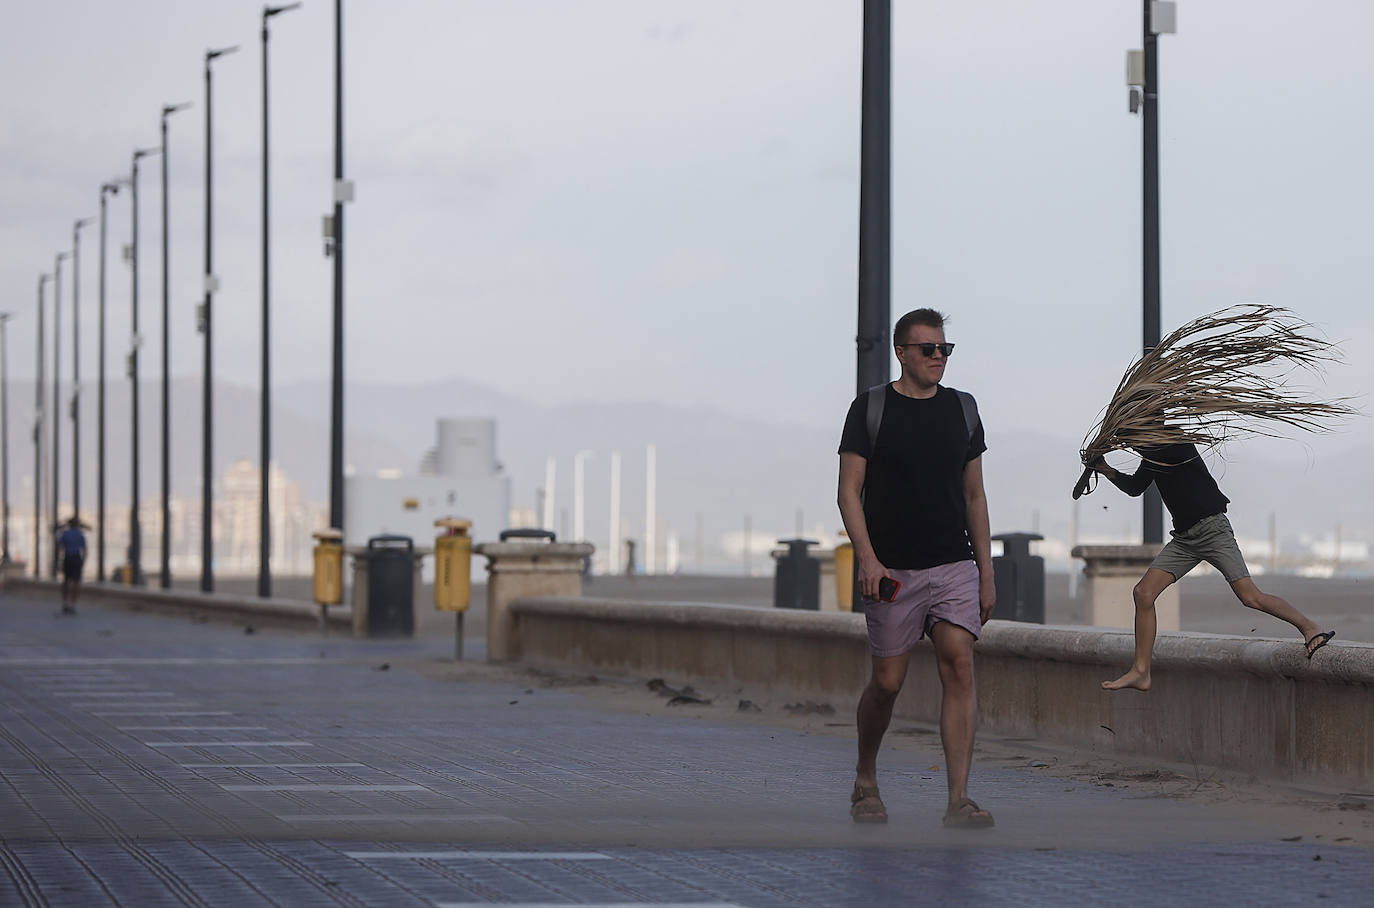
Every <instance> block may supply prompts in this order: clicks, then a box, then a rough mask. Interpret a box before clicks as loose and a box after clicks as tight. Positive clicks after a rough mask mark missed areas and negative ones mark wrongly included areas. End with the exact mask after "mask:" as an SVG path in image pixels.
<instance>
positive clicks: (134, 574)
mask: <svg viewBox="0 0 1374 908" xmlns="http://www.w3.org/2000/svg"><path fill="white" fill-rule="evenodd" d="M159 150H160V149H157V148H139V149H137V150H135V151H134V155H133V167H132V169H131V171H130V174H129V193H130V196H131V197H132V207H133V232H132V234H131V239H130V241H129V265H130V268H129V270H130V271H131V272H132V273H133V288H132V292H133V296H132V299H131V301H130V302H131V304H130V309H131V310H132V315H133V319H132V321H133V327H132V333H131V334H130V337H129V359H128V367H129V386H130V390H131V410H132V412H131V415H130V419H131V421H132V425H131V426H130V432H129V436H130V439H131V441H130V445H131V458H130V459H131V461H132V463H131V473H130V483H129V485H130V490H129V496H130V497H129V582H130V583H131V584H135V585H142V583H143V539H142V530H141V528H140V526H139V515H138V504H139V494H138V434H139V433H138V348H139V347H140V346H142V345H143V338H142V337H141V336H140V335H139V333H138V162H139V161H140V160H141V159H143V158H145V157H147V156H149V155H154V154H157V153H158V152H159Z"/></svg>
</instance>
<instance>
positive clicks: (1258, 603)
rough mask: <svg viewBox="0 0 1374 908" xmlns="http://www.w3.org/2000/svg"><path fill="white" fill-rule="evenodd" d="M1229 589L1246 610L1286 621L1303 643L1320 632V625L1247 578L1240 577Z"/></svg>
mask: <svg viewBox="0 0 1374 908" xmlns="http://www.w3.org/2000/svg"><path fill="white" fill-rule="evenodd" d="M1231 589H1232V590H1233V591H1234V592H1235V594H1236V598H1237V599H1239V600H1240V601H1241V604H1243V605H1245V606H1246V607H1247V608H1252V609H1256V610H1257V611H1261V612H1264V613H1265V614H1266V615H1273V616H1274V617H1275V618H1278V619H1279V620H1280V621H1287V622H1288V623H1289V624H1291V625H1293V626H1294V627H1296V628H1297V629H1298V633H1300V634H1302V639H1303V641H1304V642H1305V641H1308V640H1311V639H1312V637H1313V635H1315V634H1317V633H1320V632H1321V625H1319V624H1317V623H1316V622H1315V621H1313V620H1312V619H1310V618H1308V617H1307V616H1306V615H1304V614H1303V613H1302V612H1300V611H1298V610H1297V609H1295V608H1293V606H1291V605H1289V604H1288V601H1287V600H1285V599H1280V598H1279V597H1278V596H1271V595H1270V594H1269V593H1266V592H1263V591H1262V590H1260V588H1259V587H1257V586H1255V581H1253V580H1251V579H1250V578H1249V577H1242V578H1240V579H1239V580H1237V581H1236V582H1235V583H1233V584H1231Z"/></svg>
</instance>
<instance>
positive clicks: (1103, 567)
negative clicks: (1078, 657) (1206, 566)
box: [1070, 543, 1179, 631]
mask: <svg viewBox="0 0 1374 908" xmlns="http://www.w3.org/2000/svg"><path fill="white" fill-rule="evenodd" d="M1162 548H1164V546H1162V545H1160V544H1159V543H1151V544H1148V545H1077V546H1074V548H1073V551H1072V552H1071V553H1070V554H1072V555H1073V557H1075V558H1082V559H1083V576H1084V577H1085V578H1087V581H1088V582H1087V587H1088V590H1087V592H1088V612H1087V621H1088V624H1089V625H1091V626H1093V627H1124V628H1127V629H1133V628H1134V627H1135V598H1134V596H1133V594H1132V592H1131V591H1132V589H1133V588H1134V587H1135V585H1136V583H1137V582H1138V581H1139V580H1140V578H1141V577H1143V576H1145V569H1146V568H1148V567H1149V566H1150V562H1151V561H1154V559H1155V556H1156V555H1158V554H1159V550H1160V549H1162ZM1155 621H1156V622H1157V625H1158V629H1159V630H1161V631H1176V630H1178V628H1179V607H1178V584H1176V583H1175V584H1171V585H1170V586H1169V587H1168V589H1166V590H1165V591H1164V592H1162V593H1160V594H1159V598H1158V599H1156V600H1155Z"/></svg>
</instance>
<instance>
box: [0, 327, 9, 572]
mask: <svg viewBox="0 0 1374 908" xmlns="http://www.w3.org/2000/svg"><path fill="white" fill-rule="evenodd" d="M9 320H10V314H9V313H8V312H0V499H3V501H2V502H0V510H2V511H3V515H0V516H2V519H3V520H4V526H3V528H2V529H0V564H4V565H8V564H9V563H10V382H9V345H8V343H7V338H6V337H5V323H6V322H8V321H9Z"/></svg>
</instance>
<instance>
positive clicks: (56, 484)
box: [48, 252, 71, 580]
mask: <svg viewBox="0 0 1374 908" xmlns="http://www.w3.org/2000/svg"><path fill="white" fill-rule="evenodd" d="M69 258H71V253H70V252H59V253H57V258H56V261H55V262H54V263H53V269H52V273H53V279H52V521H51V524H50V526H49V529H50V530H51V531H54V532H55V531H56V529H57V525H58V523H59V522H61V520H62V518H61V516H59V514H58V510H57V502H58V498H59V496H60V495H61V490H62V461H61V459H60V458H61V454H62V263H63V262H64V261H65V260H67V259H69ZM49 560H50V562H51V563H50V564H49V565H48V576H49V577H51V578H52V579H54V580H56V579H57V549H56V548H55V547H54V548H53V557H52V558H51V559H49Z"/></svg>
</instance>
